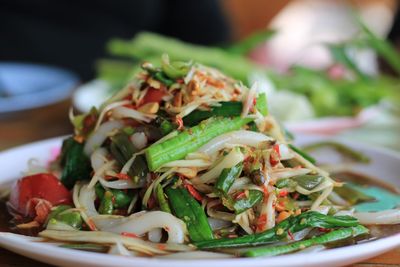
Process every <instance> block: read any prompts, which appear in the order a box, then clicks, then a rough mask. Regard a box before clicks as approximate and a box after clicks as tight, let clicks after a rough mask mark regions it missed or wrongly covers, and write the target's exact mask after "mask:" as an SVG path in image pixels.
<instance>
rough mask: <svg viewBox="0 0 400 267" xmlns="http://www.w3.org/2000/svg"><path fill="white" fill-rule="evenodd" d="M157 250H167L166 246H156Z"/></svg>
mask: <svg viewBox="0 0 400 267" xmlns="http://www.w3.org/2000/svg"><path fill="white" fill-rule="evenodd" d="M157 248H158V249H161V250H165V249H166V248H167V246H166V245H164V244H157Z"/></svg>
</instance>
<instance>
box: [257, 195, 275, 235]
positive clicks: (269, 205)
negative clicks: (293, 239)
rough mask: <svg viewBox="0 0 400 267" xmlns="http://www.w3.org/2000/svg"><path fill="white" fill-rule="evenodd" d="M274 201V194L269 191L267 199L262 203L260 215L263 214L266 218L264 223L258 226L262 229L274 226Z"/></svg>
mask: <svg viewBox="0 0 400 267" xmlns="http://www.w3.org/2000/svg"><path fill="white" fill-rule="evenodd" d="M275 202H276V195H275V194H274V193H270V194H269V196H268V199H267V201H266V202H264V203H262V206H261V214H260V216H265V218H266V220H265V225H263V227H260V229H261V230H262V231H265V230H268V229H271V228H272V227H274V226H275ZM260 226H261V225H260Z"/></svg>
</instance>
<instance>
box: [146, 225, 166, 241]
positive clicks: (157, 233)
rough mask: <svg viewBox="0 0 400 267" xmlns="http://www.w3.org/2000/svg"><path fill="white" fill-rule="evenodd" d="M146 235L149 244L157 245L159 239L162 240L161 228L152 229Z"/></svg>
mask: <svg viewBox="0 0 400 267" xmlns="http://www.w3.org/2000/svg"><path fill="white" fill-rule="evenodd" d="M147 235H148V238H149V240H150V241H151V242H154V243H158V242H160V241H161V238H162V231H161V228H154V229H152V230H150V231H149V233H148V234H147Z"/></svg>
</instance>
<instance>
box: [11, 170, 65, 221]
mask: <svg viewBox="0 0 400 267" xmlns="http://www.w3.org/2000/svg"><path fill="white" fill-rule="evenodd" d="M33 199H43V200H46V201H48V202H49V203H50V204H51V205H53V206H56V205H60V204H71V203H72V201H71V193H70V192H69V191H68V189H67V188H66V187H65V186H64V185H63V184H61V182H60V180H58V179H57V177H55V176H54V175H53V174H50V173H39V174H35V175H30V176H25V177H23V178H22V179H20V180H18V182H17V183H16V184H15V185H14V187H13V188H12V190H11V194H10V200H9V202H10V204H11V205H12V207H13V208H14V209H15V210H16V211H18V212H19V213H21V214H22V215H25V216H35V215H36V211H35V207H34V206H32V200H33Z"/></svg>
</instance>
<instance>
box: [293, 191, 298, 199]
mask: <svg viewBox="0 0 400 267" xmlns="http://www.w3.org/2000/svg"><path fill="white" fill-rule="evenodd" d="M299 197H300V194H299V193H297V192H296V193H294V194H293V195H292V198H293V199H294V200H296V199H298V198H299Z"/></svg>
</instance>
